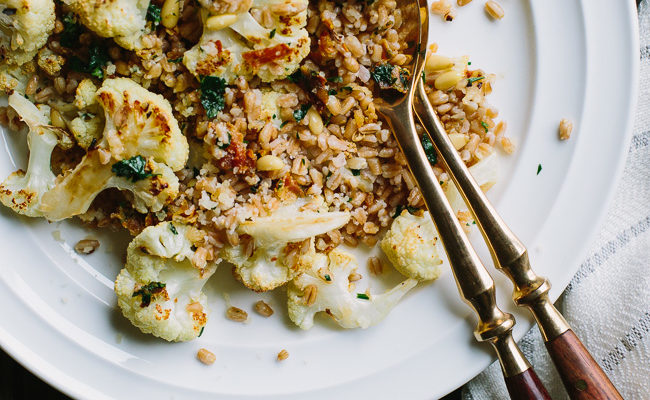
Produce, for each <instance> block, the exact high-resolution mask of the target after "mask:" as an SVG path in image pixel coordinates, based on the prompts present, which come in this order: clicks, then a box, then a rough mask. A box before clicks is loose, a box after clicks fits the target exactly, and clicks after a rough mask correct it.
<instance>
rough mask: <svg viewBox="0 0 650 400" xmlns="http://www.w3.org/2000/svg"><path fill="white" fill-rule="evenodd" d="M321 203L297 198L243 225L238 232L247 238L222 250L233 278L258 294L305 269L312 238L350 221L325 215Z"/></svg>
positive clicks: (344, 214)
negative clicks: (231, 265)
mask: <svg viewBox="0 0 650 400" xmlns="http://www.w3.org/2000/svg"><path fill="white" fill-rule="evenodd" d="M322 204H323V203H322V199H320V198H316V199H313V200H312V201H311V202H307V201H306V200H305V199H301V200H298V201H296V202H295V203H293V204H290V205H286V206H283V207H280V208H279V209H278V210H276V211H275V212H273V213H272V214H271V215H269V216H267V217H258V218H255V219H253V220H252V221H247V222H243V223H242V224H241V225H240V226H239V227H238V232H239V234H240V235H241V236H242V237H243V238H247V237H249V238H250V239H249V240H245V239H243V240H242V243H240V244H239V245H238V246H229V247H226V248H224V249H223V251H222V257H223V258H224V259H225V260H226V261H229V262H230V263H232V264H233V265H234V266H235V275H236V276H237V277H238V278H239V279H240V280H241V281H242V283H243V284H244V285H245V286H246V287H248V288H249V289H253V290H255V291H258V292H262V291H266V290H271V289H274V288H276V287H278V286H281V285H284V284H285V283H287V282H288V281H290V280H291V279H292V278H293V277H295V276H296V275H298V274H299V273H300V272H301V271H302V270H304V269H305V268H307V267H309V263H310V262H311V259H312V258H313V255H314V254H315V253H316V251H315V248H314V236H316V235H320V234H322V233H325V232H328V231H330V230H332V229H337V228H340V227H341V226H343V225H345V224H346V223H347V222H348V220H349V219H350V214H349V213H347V212H328V211H327V209H324V210H323V209H322ZM310 207H311V209H309V208H310ZM319 211H320V212H319ZM251 242H252V243H251Z"/></svg>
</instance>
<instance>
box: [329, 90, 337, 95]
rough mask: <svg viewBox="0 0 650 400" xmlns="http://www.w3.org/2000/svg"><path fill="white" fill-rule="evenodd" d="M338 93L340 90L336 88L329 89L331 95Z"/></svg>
mask: <svg viewBox="0 0 650 400" xmlns="http://www.w3.org/2000/svg"><path fill="white" fill-rule="evenodd" d="M337 93H338V91H337V90H336V89H330V90H328V91H327V94H329V95H330V96H336V94H337Z"/></svg>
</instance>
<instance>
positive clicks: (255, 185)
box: [251, 182, 260, 194]
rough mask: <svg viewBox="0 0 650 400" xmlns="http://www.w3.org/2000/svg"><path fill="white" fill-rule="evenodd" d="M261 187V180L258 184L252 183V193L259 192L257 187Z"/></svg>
mask: <svg viewBox="0 0 650 400" xmlns="http://www.w3.org/2000/svg"><path fill="white" fill-rule="evenodd" d="M259 187H260V183H259V182H257V183H256V184H254V185H252V186H251V193H253V194H255V193H257V189H259Z"/></svg>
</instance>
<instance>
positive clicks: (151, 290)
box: [131, 282, 167, 308]
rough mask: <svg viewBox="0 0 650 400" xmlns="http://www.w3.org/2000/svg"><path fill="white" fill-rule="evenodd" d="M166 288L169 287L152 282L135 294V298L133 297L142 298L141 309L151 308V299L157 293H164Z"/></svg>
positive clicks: (161, 283)
mask: <svg viewBox="0 0 650 400" xmlns="http://www.w3.org/2000/svg"><path fill="white" fill-rule="evenodd" d="M165 286H167V285H166V284H165V283H163V282H151V283H148V284H146V285H144V286H142V287H141V288H140V289H139V290H136V291H135V292H133V296H131V297H136V296H142V301H141V302H140V307H142V308H145V307H149V304H151V297H152V296H153V295H154V294H156V293H160V292H162V290H163V289H164V288H165Z"/></svg>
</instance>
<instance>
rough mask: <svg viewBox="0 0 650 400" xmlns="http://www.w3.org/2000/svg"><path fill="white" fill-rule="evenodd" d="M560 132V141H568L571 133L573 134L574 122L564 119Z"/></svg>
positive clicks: (561, 122)
mask: <svg viewBox="0 0 650 400" xmlns="http://www.w3.org/2000/svg"><path fill="white" fill-rule="evenodd" d="M558 130H559V135H560V140H568V139H569V138H570V137H571V132H573V122H571V120H569V119H567V118H562V121H560V126H559V128H558Z"/></svg>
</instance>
